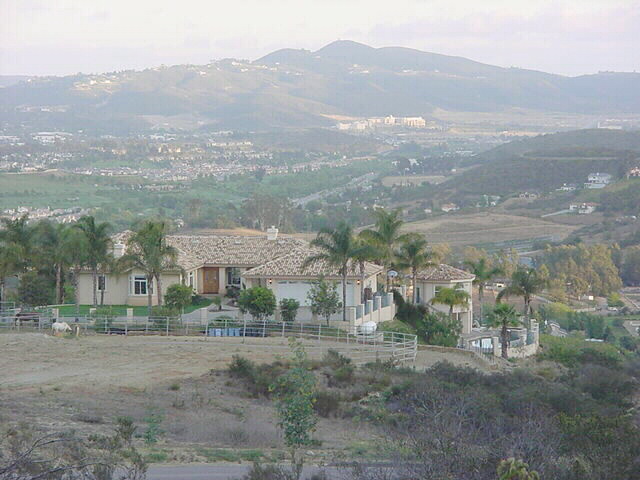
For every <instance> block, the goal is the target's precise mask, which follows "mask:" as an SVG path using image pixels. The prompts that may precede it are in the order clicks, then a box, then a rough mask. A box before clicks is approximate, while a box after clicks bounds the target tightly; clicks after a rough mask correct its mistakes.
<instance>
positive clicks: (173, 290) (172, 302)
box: [164, 283, 193, 312]
mask: <svg viewBox="0 0 640 480" xmlns="http://www.w3.org/2000/svg"><path fill="white" fill-rule="evenodd" d="M192 297H193V289H192V288H191V287H189V286H187V285H181V284H179V283H174V284H173V285H169V287H168V288H167V291H166V293H165V294H164V303H165V305H166V306H167V307H169V308H173V309H175V310H178V311H180V312H181V311H183V310H184V308H185V307H188V306H189V305H191V298H192Z"/></svg>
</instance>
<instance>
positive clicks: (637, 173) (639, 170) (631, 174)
mask: <svg viewBox="0 0 640 480" xmlns="http://www.w3.org/2000/svg"><path fill="white" fill-rule="evenodd" d="M638 177H640V167H633V168H632V169H631V170H629V171H628V172H627V178H638Z"/></svg>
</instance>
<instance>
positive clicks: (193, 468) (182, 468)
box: [147, 464, 339, 480]
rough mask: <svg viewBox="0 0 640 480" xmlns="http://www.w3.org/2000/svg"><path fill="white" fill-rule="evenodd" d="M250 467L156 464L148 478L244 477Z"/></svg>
mask: <svg viewBox="0 0 640 480" xmlns="http://www.w3.org/2000/svg"><path fill="white" fill-rule="evenodd" d="M249 468H251V465H234V464H207V465H175V466H155V467H150V468H149V472H148V475H147V478H148V480H231V479H240V478H242V476H243V475H244V474H245V473H247V471H248V470H249ZM319 470H320V469H319V468H318V467H306V468H305V469H304V472H303V478H305V477H308V476H309V475H311V474H313V473H315V472H318V471H319ZM326 470H327V471H328V473H334V474H337V473H338V470H337V469H336V468H335V467H329V468H327V469H326ZM336 476H337V477H339V476H338V475H336Z"/></svg>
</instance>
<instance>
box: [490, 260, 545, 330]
mask: <svg viewBox="0 0 640 480" xmlns="http://www.w3.org/2000/svg"><path fill="white" fill-rule="evenodd" d="M546 285H547V278H546V277H545V276H544V275H543V274H542V273H541V272H539V271H538V270H536V269H535V268H531V267H524V266H519V267H518V268H517V269H516V271H515V272H513V275H512V276H511V283H510V285H509V286H508V287H506V288H504V289H503V290H501V291H500V293H498V297H497V299H496V300H497V301H501V300H502V299H503V298H507V297H509V296H511V295H518V296H521V297H522V298H523V300H524V317H525V320H526V321H527V326H528V323H529V315H530V314H531V313H533V311H532V310H531V300H532V299H533V297H534V296H535V295H536V294H538V293H540V292H542V290H544V288H545V286H546Z"/></svg>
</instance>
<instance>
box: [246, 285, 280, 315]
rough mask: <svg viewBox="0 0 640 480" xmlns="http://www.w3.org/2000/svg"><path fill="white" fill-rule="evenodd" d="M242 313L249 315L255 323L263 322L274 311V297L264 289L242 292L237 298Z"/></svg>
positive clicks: (250, 289)
mask: <svg viewBox="0 0 640 480" xmlns="http://www.w3.org/2000/svg"><path fill="white" fill-rule="evenodd" d="M238 307H240V311H241V312H242V313H247V312H248V313H249V314H251V316H252V317H253V319H254V320H256V321H262V320H265V319H266V318H267V317H270V316H271V315H273V314H274V312H275V311H276V296H275V295H274V294H273V292H272V291H271V290H269V289H268V288H266V287H252V288H247V289H246V290H242V291H241V292H240V297H239V298H238Z"/></svg>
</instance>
